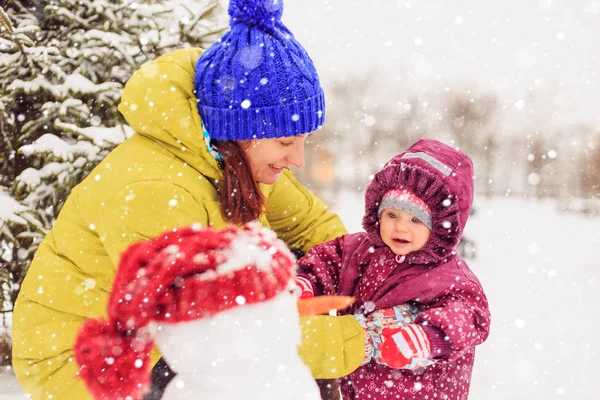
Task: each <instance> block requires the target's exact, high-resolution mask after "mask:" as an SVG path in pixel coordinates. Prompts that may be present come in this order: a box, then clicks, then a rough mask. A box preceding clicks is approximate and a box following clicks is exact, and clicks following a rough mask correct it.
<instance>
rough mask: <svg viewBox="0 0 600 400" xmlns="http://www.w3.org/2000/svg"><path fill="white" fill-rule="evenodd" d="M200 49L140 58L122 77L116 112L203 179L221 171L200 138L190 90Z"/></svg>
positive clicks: (198, 122) (195, 103)
mask: <svg viewBox="0 0 600 400" xmlns="http://www.w3.org/2000/svg"><path fill="white" fill-rule="evenodd" d="M202 51H203V50H202V49H199V48H193V49H181V50H177V51H174V52H171V53H168V54H165V55H163V56H161V57H159V58H157V59H156V60H154V61H152V62H149V63H146V64H144V65H142V66H141V68H140V69H139V70H138V71H136V72H135V73H134V74H133V75H132V76H131V78H130V79H129V80H128V81H127V84H126V85H125V88H124V90H123V95H122V97H121V103H120V104H119V111H120V112H121V114H123V116H124V117H125V119H126V120H127V122H128V123H129V125H130V126H131V127H132V128H133V129H134V130H135V131H136V132H137V133H139V134H141V135H143V136H146V137H149V138H151V139H153V140H155V141H156V142H157V143H159V144H160V145H162V146H163V147H164V148H166V149H167V150H168V151H169V152H171V153H172V154H173V155H174V156H175V157H177V158H179V159H181V160H183V161H184V162H186V163H187V164H188V165H189V166H190V167H192V168H194V169H196V170H198V171H199V172H200V173H202V174H203V175H204V176H206V177H207V178H211V179H219V177H220V176H221V175H222V173H221V171H220V170H219V167H218V164H217V161H216V160H215V159H214V158H213V157H212V156H211V155H210V153H209V152H208V150H207V149H206V146H205V143H204V136H203V130H202V122H201V120H200V114H199V113H198V105H197V101H198V100H197V98H196V96H195V94H194V70H195V66H196V62H197V61H198V58H199V57H200V54H201V53H202Z"/></svg>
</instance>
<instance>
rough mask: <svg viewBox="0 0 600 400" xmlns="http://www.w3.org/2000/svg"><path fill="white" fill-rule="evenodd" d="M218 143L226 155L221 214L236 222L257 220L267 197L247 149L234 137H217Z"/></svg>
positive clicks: (220, 195)
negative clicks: (247, 154) (259, 183)
mask: <svg viewBox="0 0 600 400" xmlns="http://www.w3.org/2000/svg"><path fill="white" fill-rule="evenodd" d="M216 147H217V149H219V153H221V155H222V156H223V181H222V182H219V184H218V185H217V188H218V192H219V200H220V202H221V215H223V218H225V220H226V221H229V222H231V223H233V224H235V225H243V224H246V223H248V222H250V221H254V220H257V219H258V218H259V217H260V215H261V214H262V212H263V210H264V209H265V205H266V204H265V197H264V196H263V194H262V192H261V191H260V189H259V187H258V183H257V182H256V181H255V180H254V177H253V176H252V171H251V170H250V164H249V162H248V159H247V158H246V155H245V154H244V150H243V149H242V147H241V146H240V145H239V144H238V143H236V142H234V141H231V140H223V141H216Z"/></svg>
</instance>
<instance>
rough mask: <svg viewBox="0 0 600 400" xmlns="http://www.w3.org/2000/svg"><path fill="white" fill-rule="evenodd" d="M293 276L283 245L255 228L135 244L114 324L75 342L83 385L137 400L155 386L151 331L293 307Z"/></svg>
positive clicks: (116, 299)
mask: <svg viewBox="0 0 600 400" xmlns="http://www.w3.org/2000/svg"><path fill="white" fill-rule="evenodd" d="M295 269H296V263H295V257H294V256H293V255H292V254H291V252H290V251H289V250H288V249H287V247H286V246H285V244H284V243H283V242H282V241H280V240H279V239H277V237H276V235H275V233H274V232H272V231H270V230H268V229H265V228H260V227H259V226H258V225H256V224H247V225H245V226H244V227H243V228H242V229H238V228H234V227H230V228H226V229H222V230H214V229H212V228H204V227H201V226H199V225H198V226H196V225H194V226H189V227H185V228H182V229H175V230H172V231H169V232H167V233H164V234H162V235H161V236H159V237H157V238H155V239H153V240H151V241H146V242H141V243H137V244H134V245H132V246H130V247H129V248H128V249H127V250H126V251H125V252H124V253H123V255H122V257H121V262H120V264H119V268H118V270H117V274H116V277H115V281H114V284H113V289H112V291H111V294H110V297H109V302H108V319H107V320H95V319H91V320H88V321H86V323H85V324H84V325H83V327H82V328H81V330H80V332H79V334H78V336H77V339H76V343H75V359H76V361H77V363H78V364H79V366H80V369H79V377H81V378H82V379H83V380H84V381H85V383H86V386H87V387H88V389H89V390H90V392H91V393H92V395H94V396H95V397H102V396H103V395H105V394H106V393H109V394H110V395H111V396H113V397H123V398H125V397H127V396H132V397H134V398H136V397H139V395H141V394H142V393H143V392H144V390H146V388H147V386H148V383H149V370H150V367H151V362H150V352H151V349H152V344H153V340H152V336H151V335H150V334H149V332H148V329H146V328H147V326H148V325H149V324H150V323H156V324H160V325H164V324H169V325H171V324H179V323H184V322H190V321H196V320H206V322H207V323H208V324H210V321H209V320H210V319H211V318H213V317H215V316H217V315H218V314H220V313H225V312H231V311H234V310H235V309H236V308H240V309H241V308H242V306H245V307H246V306H248V307H249V306H251V305H258V304H259V303H265V305H268V304H270V303H271V300H273V299H275V298H276V297H281V298H283V299H286V298H288V299H290V301H291V303H290V304H295V297H294V295H292V294H291V293H289V288H290V287H292V286H293V276H294V272H295ZM294 309H295V308H294ZM240 312H243V311H242V310H240ZM291 317H292V318H294V314H292V315H291ZM295 318H296V322H295V324H296V326H297V314H296V315H295ZM203 322H204V321H203ZM197 335H198V336H200V335H202V332H198V334H197ZM294 350H295V349H294Z"/></svg>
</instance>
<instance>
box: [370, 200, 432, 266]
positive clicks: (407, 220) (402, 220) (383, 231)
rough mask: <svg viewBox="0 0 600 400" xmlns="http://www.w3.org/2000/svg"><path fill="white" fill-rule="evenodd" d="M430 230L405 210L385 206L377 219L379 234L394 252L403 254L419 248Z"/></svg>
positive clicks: (427, 237)
mask: <svg viewBox="0 0 600 400" xmlns="http://www.w3.org/2000/svg"><path fill="white" fill-rule="evenodd" d="M430 234H431V231H430V230H429V228H428V227H427V226H426V225H425V224H424V223H423V222H421V220H419V219H418V218H417V217H415V216H414V215H412V214H410V213H407V212H406V211H402V210H396V209H395V208H386V209H384V210H383V212H382V213H381V218H380V219H379V235H380V236H381V239H382V240H383V243H385V244H386V245H387V246H388V247H389V248H390V249H392V251H393V252H394V253H395V254H398V255H401V256H404V255H406V254H408V253H412V252H415V251H418V250H421V249H422V248H423V247H424V246H425V244H426V243H427V241H428V240H429V235H430Z"/></svg>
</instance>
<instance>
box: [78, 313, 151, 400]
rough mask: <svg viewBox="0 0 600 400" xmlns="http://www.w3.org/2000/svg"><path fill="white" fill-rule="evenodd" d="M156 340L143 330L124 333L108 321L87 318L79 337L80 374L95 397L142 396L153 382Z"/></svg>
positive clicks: (119, 397)
mask: <svg viewBox="0 0 600 400" xmlns="http://www.w3.org/2000/svg"><path fill="white" fill-rule="evenodd" d="M151 350H152V341H151V339H150V337H149V336H148V335H147V334H143V333H142V332H141V331H136V330H130V331H127V332H120V331H118V330H117V328H116V326H115V325H114V324H112V323H110V322H108V321H106V320H96V319H90V320H87V321H86V322H85V323H84V324H83V326H82V327H81V329H80V331H79V334H78V335H77V338H76V340H75V347H74V352H75V361H76V362H77V364H78V365H79V372H78V376H79V377H80V378H81V379H82V380H83V381H84V383H85V385H86V387H87V389H88V390H89V391H90V393H91V394H92V396H93V397H94V398H95V399H106V400H108V399H124V398H127V397H131V398H133V399H139V398H141V397H142V396H143V394H144V393H145V392H146V390H147V389H148V388H149V384H150V367H151V365H150V364H151V360H150V352H151Z"/></svg>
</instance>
